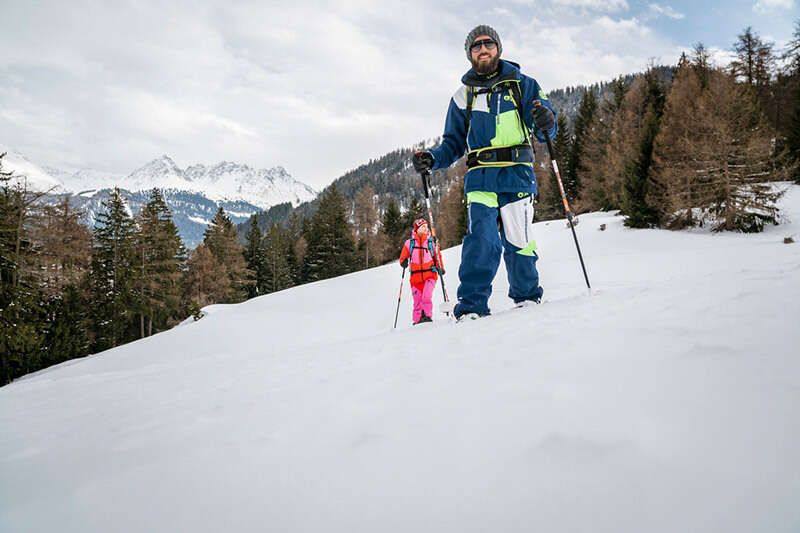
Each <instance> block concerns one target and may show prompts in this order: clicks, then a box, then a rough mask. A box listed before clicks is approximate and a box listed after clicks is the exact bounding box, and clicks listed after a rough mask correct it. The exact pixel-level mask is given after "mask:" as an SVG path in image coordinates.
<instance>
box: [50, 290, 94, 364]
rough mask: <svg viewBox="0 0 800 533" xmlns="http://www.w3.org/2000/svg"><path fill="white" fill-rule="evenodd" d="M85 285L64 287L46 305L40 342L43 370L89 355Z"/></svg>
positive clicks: (89, 330)
mask: <svg viewBox="0 0 800 533" xmlns="http://www.w3.org/2000/svg"><path fill="white" fill-rule="evenodd" d="M86 281H87V282H88V279H87V280H86ZM84 285H85V283H82V284H80V285H67V286H66V287H64V289H63V291H62V292H61V293H60V294H58V295H57V296H55V297H51V298H49V299H48V300H47V302H46V313H47V318H48V321H47V322H48V325H47V328H46V331H45V337H44V342H43V347H44V351H43V353H42V367H43V368H44V367H48V366H51V365H56V364H58V363H61V362H63V361H68V360H70V359H74V358H76V357H83V356H86V355H88V354H89V353H90V348H91V321H90V317H89V313H88V312H87V309H88V308H89V301H88V287H86V286H84Z"/></svg>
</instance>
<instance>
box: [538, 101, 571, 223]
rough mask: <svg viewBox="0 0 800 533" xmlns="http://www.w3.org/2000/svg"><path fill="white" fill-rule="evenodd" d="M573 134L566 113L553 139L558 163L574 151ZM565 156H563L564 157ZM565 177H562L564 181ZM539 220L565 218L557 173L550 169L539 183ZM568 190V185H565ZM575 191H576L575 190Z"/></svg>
mask: <svg viewBox="0 0 800 533" xmlns="http://www.w3.org/2000/svg"><path fill="white" fill-rule="evenodd" d="M571 139H572V134H571V132H570V128H569V123H568V122H567V116H566V114H564V113H559V115H558V133H556V136H555V138H553V143H552V144H553V151H554V152H555V157H556V158H557V161H563V160H564V157H567V158H569V154H570V152H571V151H572V142H571ZM562 154H563V155H562ZM563 177H564V175H562V179H563ZM539 185H540V190H539V208H538V209H537V212H538V217H537V218H538V219H539V220H553V219H557V218H563V217H564V216H565V214H564V203H563V202H562V200H561V189H560V188H559V186H558V178H556V174H555V171H554V170H553V169H552V168H548V169H547V172H546V173H542V179H541V180H540V181H539ZM564 187H565V188H566V183H564ZM573 190H574V189H573Z"/></svg>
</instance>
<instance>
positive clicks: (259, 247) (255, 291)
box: [244, 215, 268, 298]
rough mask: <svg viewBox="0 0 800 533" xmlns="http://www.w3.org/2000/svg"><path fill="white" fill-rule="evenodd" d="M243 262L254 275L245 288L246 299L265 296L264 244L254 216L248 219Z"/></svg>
mask: <svg viewBox="0 0 800 533" xmlns="http://www.w3.org/2000/svg"><path fill="white" fill-rule="evenodd" d="M245 239H246V244H245V248H244V260H245V264H246V265H247V268H248V269H249V270H250V271H251V272H254V273H255V277H254V279H253V280H252V282H251V283H250V284H249V285H248V286H247V297H248V298H253V297H255V296H258V295H260V294H265V293H266V292H268V291H266V290H265V285H266V281H265V277H266V273H265V271H264V269H265V258H264V243H263V237H262V235H261V229H260V228H259V227H258V219H257V218H256V216H255V215H252V216H251V217H250V226H249V228H248V230H247V236H246V237H245Z"/></svg>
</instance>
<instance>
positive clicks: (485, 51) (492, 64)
mask: <svg viewBox="0 0 800 533" xmlns="http://www.w3.org/2000/svg"><path fill="white" fill-rule="evenodd" d="M481 41H483V44H482V45H481V46H480V47H477V45H476V44H475V43H480V42H481ZM487 41H491V43H488V42H487ZM492 43H493V44H492ZM472 44H473V45H472V47H471V48H470V50H469V54H470V61H471V62H472V68H474V69H475V72H477V73H478V74H491V73H492V72H494V71H496V70H497V64H498V63H499V62H500V55H499V53H498V50H497V43H495V42H494V39H492V38H491V37H489V36H488V35H479V36H478V37H476V38H475V40H474V41H472ZM476 47H477V50H476Z"/></svg>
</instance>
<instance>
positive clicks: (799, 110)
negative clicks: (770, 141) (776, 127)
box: [786, 74, 800, 183]
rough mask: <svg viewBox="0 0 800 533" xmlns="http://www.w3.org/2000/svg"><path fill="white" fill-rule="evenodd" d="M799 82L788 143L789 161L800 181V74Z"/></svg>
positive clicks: (794, 174) (795, 179)
mask: <svg viewBox="0 0 800 533" xmlns="http://www.w3.org/2000/svg"><path fill="white" fill-rule="evenodd" d="M797 81H798V83H796V87H795V93H796V95H797V98H796V100H795V106H794V113H793V114H792V120H791V123H790V125H789V134H788V135H787V139H786V144H787V148H788V150H789V161H790V163H791V164H792V165H793V166H792V171H793V176H794V181H795V182H796V183H800V74H798V80H797Z"/></svg>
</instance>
